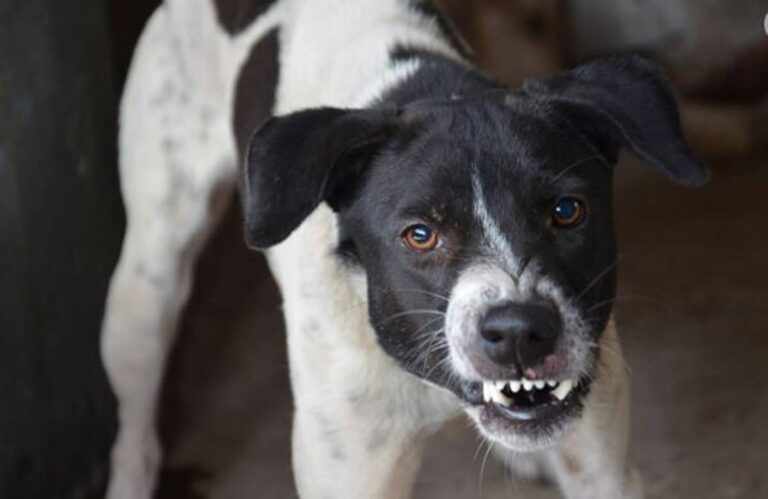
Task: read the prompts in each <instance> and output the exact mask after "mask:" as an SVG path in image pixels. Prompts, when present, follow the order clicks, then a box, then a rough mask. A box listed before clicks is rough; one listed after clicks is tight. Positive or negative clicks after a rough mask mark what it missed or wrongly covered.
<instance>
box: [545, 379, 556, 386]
mask: <svg viewBox="0 0 768 499" xmlns="http://www.w3.org/2000/svg"><path fill="white" fill-rule="evenodd" d="M547 384H548V385H549V387H550V388H554V387H556V386H557V381H555V380H553V379H551V380H549V381H547Z"/></svg>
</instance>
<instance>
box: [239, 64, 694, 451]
mask: <svg viewBox="0 0 768 499" xmlns="http://www.w3.org/2000/svg"><path fill="white" fill-rule="evenodd" d="M621 147H626V148H628V149H630V150H632V151H633V152H634V153H635V154H637V155H639V156H640V157H641V158H642V159H644V160H646V161H647V162H648V163H649V164H651V165H653V166H655V167H656V168H658V169H659V170H661V171H662V172H663V173H665V174H666V175H668V176H669V177H671V178H672V179H673V180H675V181H677V182H680V183H682V184H687V185H698V184H702V183H704V182H705V181H706V180H707V172H706V170H705V169H704V168H703V167H702V166H700V165H699V164H697V163H696V162H695V161H694V160H693V159H692V158H691V155H690V153H689V150H688V148H687V146H686V145H685V143H684V141H683V139H682V137H681V133H680V125H679V120H678V115H677V109H676V105H675V100H674V97H673V95H672V93H671V92H670V90H669V88H668V86H667V84H666V82H665V80H664V79H663V77H662V76H661V74H660V73H659V71H658V70H657V69H656V68H655V66H653V65H652V64H650V63H648V62H647V61H644V60H642V59H639V58H634V57H625V58H613V59H608V60H603V61H598V62H594V63H590V64H587V65H584V66H581V67H579V68H577V69H575V70H573V71H571V72H570V73H566V74H564V75H562V76H560V77H557V78H554V79H552V80H547V81H536V82H529V83H527V84H526V85H525V86H524V88H523V89H522V90H521V91H517V92H514V91H501V90H499V91H492V92H489V93H485V94H483V95H477V96H473V97H469V98H463V99H455V100H449V101H424V102H417V103H414V104H411V105H408V106H406V107H404V108H398V109H389V108H381V109H367V110H341V109H328V108H325V109H316V110H309V111H303V112H299V113H296V114H292V115H288V116H285V117H281V118H275V119H272V120H271V121H270V122H268V123H267V124H266V125H265V126H264V127H263V128H262V129H261V130H260V131H258V132H257V133H256V135H255V136H254V139H253V142H252V143H251V147H250V151H249V159H248V162H247V172H246V191H247V194H248V195H247V199H246V204H245V206H246V216H247V227H246V232H247V239H248V242H249V244H250V245H251V246H254V247H267V246H271V245H273V244H276V243H278V242H280V241H282V240H283V239H285V238H286V237H287V236H288V235H289V234H290V233H291V232H292V231H293V230H294V229H295V228H296V227H297V226H298V225H299V224H300V223H301V222H302V221H303V220H304V218H305V217H307V216H308V215H309V214H310V213H311V212H312V211H313V210H314V209H315V208H316V207H317V206H318V204H320V203H321V202H323V201H324V202H327V203H328V204H329V205H330V206H331V207H332V208H333V209H334V210H335V211H336V212H337V213H338V215H339V241H338V243H339V253H340V254H341V255H342V257H343V258H347V259H350V260H352V261H353V262H355V265H357V266H358V267H359V268H361V269H362V270H363V271H364V272H365V276H366V278H367V284H368V285H367V292H368V303H369V315H370V321H371V324H372V325H373V327H374V329H375V331H376V334H377V336H378V340H379V343H380V345H381V346H382V348H383V349H384V350H385V351H386V352H387V353H388V354H390V355H391V356H392V357H394V358H395V359H397V360H398V361H399V362H400V363H401V365H402V366H403V367H404V368H405V369H407V370H408V371H410V372H412V373H414V374H416V375H418V376H420V377H421V378H423V379H426V380H428V381H430V382H432V383H436V384H439V385H441V386H444V387H446V388H449V389H450V390H452V391H453V392H454V393H456V394H457V395H458V396H459V397H461V398H462V399H463V400H464V401H465V403H466V406H467V411H468V413H469V414H470V415H471V416H472V417H473V418H474V419H475V420H476V422H477V423H478V425H479V426H480V428H481V430H482V432H483V433H484V434H485V435H486V436H488V437H490V438H492V439H494V440H496V441H499V442H501V443H503V444H506V445H507V446H508V447H511V448H514V449H518V450H524V449H532V448H537V447H541V446H543V445H546V444H548V443H550V442H551V441H552V439H554V438H557V436H558V435H559V434H561V433H562V432H563V431H564V429H565V428H566V427H567V423H568V422H569V421H572V420H574V419H575V418H576V417H577V416H578V414H579V412H580V409H581V401H582V399H583V397H584V396H585V394H586V393H587V390H588V389H589V382H590V378H591V375H592V373H593V369H594V365H595V362H596V359H597V356H598V355H599V352H598V348H597V344H598V339H599V337H600V335H601V333H602V332H603V330H604V329H605V327H606V323H607V321H608V318H609V315H610V311H611V304H612V301H613V298H614V293H615V285H616V248H615V243H614V231H613V221H612V202H611V184H612V173H613V172H612V169H613V165H614V163H615V162H616V157H617V153H618V150H619V149H620V148H621Z"/></svg>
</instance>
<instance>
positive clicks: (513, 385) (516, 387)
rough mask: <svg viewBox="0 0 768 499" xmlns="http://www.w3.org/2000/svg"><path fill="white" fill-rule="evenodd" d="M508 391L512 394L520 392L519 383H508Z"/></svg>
mask: <svg viewBox="0 0 768 499" xmlns="http://www.w3.org/2000/svg"><path fill="white" fill-rule="evenodd" d="M509 389H510V390H512V393H517V392H519V391H520V382H519V381H510V382H509Z"/></svg>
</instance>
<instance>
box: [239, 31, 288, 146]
mask: <svg viewBox="0 0 768 499" xmlns="http://www.w3.org/2000/svg"><path fill="white" fill-rule="evenodd" d="M278 49H279V45H278V30H277V29H274V30H272V31H270V32H269V33H267V34H266V36H265V37H264V38H262V39H261V40H259V42H257V43H256V45H254V46H253V49H251V54H250V55H249V56H248V60H247V61H246V62H245V64H244V65H243V68H242V70H241V72H240V77H239V78H238V80H237V87H236V88H235V109H234V123H233V125H234V129H235V138H236V139H237V152H238V155H239V157H240V158H243V157H245V151H246V149H247V147H248V142H249V140H250V138H251V135H252V134H253V132H254V130H256V128H258V127H259V126H260V125H261V124H262V123H264V121H265V120H266V119H267V118H269V117H270V116H271V114H272V108H273V107H274V105H275V90H276V88H277V79H278V76H279V71H280V68H279V66H278V61H277V55H278V54H277V52H278Z"/></svg>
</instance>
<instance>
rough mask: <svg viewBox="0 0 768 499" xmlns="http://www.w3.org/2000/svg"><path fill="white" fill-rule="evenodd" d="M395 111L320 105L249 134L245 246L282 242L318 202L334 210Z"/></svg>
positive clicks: (389, 127) (271, 121) (381, 139)
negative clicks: (349, 108)
mask: <svg viewBox="0 0 768 499" xmlns="http://www.w3.org/2000/svg"><path fill="white" fill-rule="evenodd" d="M396 115H397V113H396V111H395V110H394V109H379V110H374V109H360V110H343V109H336V108H319V109H310V110H306V111H300V112H297V113H294V114H290V115H287V116H282V117H276V118H270V119H269V120H267V122H266V123H265V124H264V125H263V126H262V127H261V128H260V129H259V130H257V131H256V133H255V134H254V135H253V138H252V139H251V143H250V145H249V147H248V154H247V159H246V164H245V186H244V187H245V189H244V191H245V198H244V211H245V219H246V229H245V230H246V242H247V244H248V246H250V247H252V248H266V247H269V246H272V245H275V244H277V243H279V242H281V241H283V240H284V239H285V238H287V237H288V236H289V235H290V234H291V232H293V231H294V230H295V229H296V228H297V227H298V226H299V225H300V224H301V222H302V221H303V220H304V219H305V218H306V217H307V216H309V214H310V213H312V211H313V210H314V209H315V208H316V207H317V206H318V205H319V204H320V203H321V202H322V201H327V202H328V203H329V204H330V205H331V207H332V208H334V209H338V208H339V207H340V205H341V204H342V203H343V202H344V201H345V200H346V199H347V198H348V196H349V193H348V192H346V191H347V190H348V189H350V188H351V187H352V185H353V184H354V182H355V180H356V178H357V177H359V176H360V174H361V165H363V164H364V163H365V162H366V159H367V157H369V156H370V155H371V154H373V152H374V151H375V150H376V146H377V145H380V144H381V143H383V142H384V140H385V138H386V137H387V135H388V134H389V133H390V131H391V130H392V129H393V128H394V123H395V121H396Z"/></svg>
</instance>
